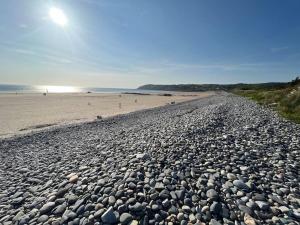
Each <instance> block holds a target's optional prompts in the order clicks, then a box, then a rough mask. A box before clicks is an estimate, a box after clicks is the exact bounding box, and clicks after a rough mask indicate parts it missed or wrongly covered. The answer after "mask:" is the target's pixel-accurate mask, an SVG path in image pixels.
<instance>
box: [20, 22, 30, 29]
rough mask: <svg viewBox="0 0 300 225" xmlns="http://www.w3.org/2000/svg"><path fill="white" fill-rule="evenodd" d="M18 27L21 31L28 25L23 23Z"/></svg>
mask: <svg viewBox="0 0 300 225" xmlns="http://www.w3.org/2000/svg"><path fill="white" fill-rule="evenodd" d="M19 27H20V28H22V29H26V28H27V27H28V25H27V24H25V23H21V24H19Z"/></svg>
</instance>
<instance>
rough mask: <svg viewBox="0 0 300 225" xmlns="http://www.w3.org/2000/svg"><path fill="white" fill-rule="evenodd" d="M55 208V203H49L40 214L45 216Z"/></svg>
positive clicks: (41, 209)
mask: <svg viewBox="0 0 300 225" xmlns="http://www.w3.org/2000/svg"><path fill="white" fill-rule="evenodd" d="M54 207H55V202H48V203H46V204H45V205H43V206H42V208H40V214H45V213H47V212H49V211H51V210H52V209H53V208H54Z"/></svg>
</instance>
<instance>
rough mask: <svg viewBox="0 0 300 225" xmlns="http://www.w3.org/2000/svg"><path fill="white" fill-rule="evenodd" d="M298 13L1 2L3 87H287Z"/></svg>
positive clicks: (267, 2) (160, 2) (296, 69)
mask: <svg viewBox="0 0 300 225" xmlns="http://www.w3.org/2000/svg"><path fill="white" fill-rule="evenodd" d="M51 7H56V8H59V9H61V10H62V11H63V12H64V13H65V15H66V17H67V18H68V24H67V26H65V27H61V26H59V25H57V24H55V23H54V22H53V21H52V20H51V19H50V18H49V9H50V8H51ZM299 12H300V1H299V0H285V1H282V0H227V1H223V0H206V1H204V0H187V1H182V0H181V1H179V0H151V1H148V0H147V1H146V0H126V1H125V0H119V1H117V0H113V1H112V0H107V1H105V0H76V1H75V0H60V1H47V0H43V1H40V0H30V1H25V0H9V1H2V2H1V6H0V60H1V61H0V62H1V66H0V83H14V84H39V85H75V86H98V87H137V86H139V85H142V84H148V83H155V84H176V83H238V82H247V83H254V82H268V81H288V80H291V79H293V78H294V77H295V76H296V75H299V74H300V41H299V40H300V13H299Z"/></svg>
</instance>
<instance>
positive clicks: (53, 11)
mask: <svg viewBox="0 0 300 225" xmlns="http://www.w3.org/2000/svg"><path fill="white" fill-rule="evenodd" d="M49 16H50V19H51V20H52V21H53V22H54V23H56V24H57V25H59V26H62V27H64V26H66V25H67V24H68V18H67V17H66V15H65V14H64V12H63V11H62V10H61V9H59V8H56V7H51V8H50V9H49Z"/></svg>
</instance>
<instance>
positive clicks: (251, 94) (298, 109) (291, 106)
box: [139, 77, 300, 124]
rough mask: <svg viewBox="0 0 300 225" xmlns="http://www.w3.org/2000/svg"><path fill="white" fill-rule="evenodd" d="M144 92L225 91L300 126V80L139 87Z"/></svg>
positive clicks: (148, 85)
mask: <svg viewBox="0 0 300 225" xmlns="http://www.w3.org/2000/svg"><path fill="white" fill-rule="evenodd" d="M139 89H144V90H162V91H189V92H193V91H217V90H223V91H228V92H233V93H235V94H238V95H242V96H245V97H248V98H250V99H252V100H255V101H257V102H258V103H259V104H262V105H267V106H270V107H272V108H274V109H275V110H277V111H278V112H279V113H280V114H281V115H282V116H284V117H285V118H288V119H290V120H292V121H295V122H297V123H299V124H300V79H299V77H298V78H296V79H295V80H293V81H291V82H288V83H278V82H275V83H274V82H273V83H260V84H243V83H240V84H177V85H156V84H147V85H144V86H141V87H139Z"/></svg>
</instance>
